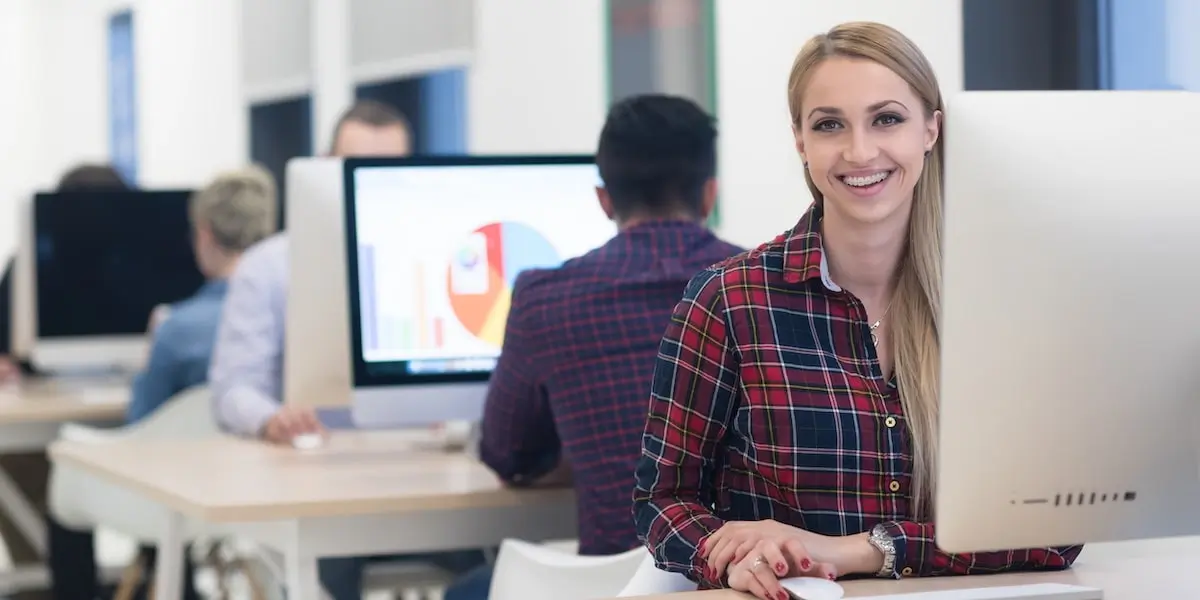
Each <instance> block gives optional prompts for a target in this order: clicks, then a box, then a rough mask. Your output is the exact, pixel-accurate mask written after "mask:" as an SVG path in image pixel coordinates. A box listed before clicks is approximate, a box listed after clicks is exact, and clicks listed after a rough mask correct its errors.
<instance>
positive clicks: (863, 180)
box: [842, 171, 892, 187]
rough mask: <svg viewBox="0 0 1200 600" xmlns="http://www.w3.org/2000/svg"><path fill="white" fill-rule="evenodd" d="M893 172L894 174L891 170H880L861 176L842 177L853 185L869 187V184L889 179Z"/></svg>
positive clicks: (847, 183) (848, 183)
mask: <svg viewBox="0 0 1200 600" xmlns="http://www.w3.org/2000/svg"><path fill="white" fill-rule="evenodd" d="M891 174H892V172H891V171H880V172H878V173H875V174H874V175H864V176H861V177H851V176H845V177H842V181H843V182H845V184H846V185H849V186H852V187H867V186H871V185H875V184H876V183H879V182H880V181H883V180H884V179H887V178H888V176H889V175H891Z"/></svg>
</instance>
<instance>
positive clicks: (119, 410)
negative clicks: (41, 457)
mask: <svg viewBox="0 0 1200 600" xmlns="http://www.w3.org/2000/svg"><path fill="white" fill-rule="evenodd" d="M128 402H129V387H128V386H127V385H125V384H123V383H115V382H102V383H101V382H94V381H88V380H77V381H70V382H63V381H55V380H30V381H28V382H25V383H22V384H20V385H6V386H0V454H3V453H11V452H31V451H41V450H44V449H45V448H46V446H47V445H49V444H50V443H51V442H52V441H54V439H55V437H57V435H58V430H59V428H60V427H62V425H63V424H64V423H69V422H80V423H91V424H97V425H116V424H119V423H121V422H122V421H124V419H125V407H126V405H127V404H128ZM0 509H2V510H4V512H5V513H6V514H7V515H8V516H9V517H10V518H11V519H12V521H13V524H14V525H16V527H17V529H18V530H20V532H21V534H22V535H23V536H24V537H25V538H26V539H27V540H29V541H30V543H31V544H32V545H33V547H34V549H35V550H37V551H38V554H39V555H41V556H45V555H46V524H45V521H44V520H43V519H42V515H41V511H40V510H38V509H37V508H36V507H34V506H33V505H31V504H30V502H29V500H28V499H27V498H25V495H24V494H22V493H21V491H20V488H18V486H17V484H16V483H15V482H14V481H13V480H12V478H11V477H9V475H8V473H6V472H4V471H3V470H0ZM48 585H49V571H48V570H47V569H46V567H45V566H43V565H37V566H17V567H15V568H14V569H12V570H10V571H4V572H0V589H3V590H6V591H10V590H11V591H16V590H21V589H45V588H46V587H47V586H48Z"/></svg>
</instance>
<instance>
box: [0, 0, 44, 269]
mask: <svg viewBox="0 0 1200 600" xmlns="http://www.w3.org/2000/svg"><path fill="white" fill-rule="evenodd" d="M38 1H39V0H6V1H3V2H0V81H3V82H4V84H3V88H4V90H5V92H4V93H0V132H2V133H0V260H7V258H8V256H9V254H10V253H11V252H12V250H13V248H14V247H15V246H16V240H17V237H16V236H17V234H16V231H17V230H16V216H17V211H16V207H17V205H18V201H19V200H20V198H21V197H23V196H27V195H28V194H29V193H30V192H31V191H33V190H34V188H35V187H37V186H38V185H40V184H41V182H40V181H39V179H40V176H41V175H42V173H41V171H42V170H43V168H42V165H41V164H40V159H41V157H42V156H43V154H44V152H45V148H44V144H43V141H44V140H43V137H42V136H41V135H40V134H39V129H40V117H41V116H42V114H43V113H42V112H41V107H40V104H41V101H42V99H43V98H42V95H41V93H40V90H41V87H42V86H41V79H40V77H39V75H40V74H41V73H42V72H43V71H42V69H40V68H39V62H38V61H39V57H38V54H37V52H36V42H37V39H38V37H39V31H40V28H41V24H42V23H41V19H40V18H39V12H38V9H37V4H36V3H37V2H38Z"/></svg>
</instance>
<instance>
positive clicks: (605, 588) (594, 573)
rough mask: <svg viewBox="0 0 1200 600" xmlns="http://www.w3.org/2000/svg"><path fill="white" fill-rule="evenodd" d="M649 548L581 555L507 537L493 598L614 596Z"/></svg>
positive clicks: (587, 598) (582, 599)
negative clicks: (610, 554) (603, 554)
mask: <svg viewBox="0 0 1200 600" xmlns="http://www.w3.org/2000/svg"><path fill="white" fill-rule="evenodd" d="M645 553H646V551H645V550H644V549H642V548H635V549H633V550H630V551H629V552H625V553H623V554H616V555H613V556H579V555H575V554H568V553H565V552H561V551H558V550H555V549H553V548H547V547H544V546H540V545H537V544H530V543H528V542H522V541H519V540H504V543H502V544H501V545H500V554H499V555H498V556H497V557H496V568H495V571H494V573H493V575H492V587H491V590H490V593H489V595H488V599H489V600H593V599H595V598H613V597H615V596H616V595H617V593H618V592H620V591H621V588H623V587H625V584H626V583H628V582H629V579H630V578H631V577H632V576H633V574H634V572H636V571H637V568H638V565H639V564H640V563H641V562H642V557H643V556H644V555H645Z"/></svg>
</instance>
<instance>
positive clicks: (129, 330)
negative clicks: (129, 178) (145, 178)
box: [14, 191, 204, 372]
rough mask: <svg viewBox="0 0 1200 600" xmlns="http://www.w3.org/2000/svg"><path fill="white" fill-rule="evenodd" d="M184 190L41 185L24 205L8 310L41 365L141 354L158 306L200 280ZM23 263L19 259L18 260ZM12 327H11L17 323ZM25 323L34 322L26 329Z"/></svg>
mask: <svg viewBox="0 0 1200 600" xmlns="http://www.w3.org/2000/svg"><path fill="white" fill-rule="evenodd" d="M190 195H191V192H189V191H120V192H62V193H40V194H37V195H35V196H34V197H33V199H32V202H31V203H30V205H29V206H28V207H27V212H26V217H27V218H26V219H25V220H24V223H23V226H24V227H23V228H24V229H25V231H23V232H22V233H21V234H20V235H19V239H20V243H19V248H18V255H19V256H18V263H21V262H24V264H25V266H26V268H27V269H28V276H27V277H18V278H15V285H14V290H15V291H14V295H23V296H25V298H24V299H17V301H16V302H14V306H15V307H17V308H18V309H19V311H18V310H14V316H15V317H16V318H19V319H28V320H29V322H30V323H32V325H33V326H32V327H27V328H25V330H26V331H28V333H27V334H26V335H28V337H29V340H25V341H24V342H23V343H21V344H17V347H18V348H21V347H23V346H27V345H30V344H31V346H32V347H31V348H25V349H26V350H27V351H28V352H27V353H28V355H29V357H30V359H31V360H32V362H33V364H34V365H35V366H36V367H37V368H38V369H39V370H45V371H49V372H56V371H67V370H74V369H89V368H101V369H116V370H121V371H131V370H135V369H137V368H139V367H140V366H141V365H143V364H144V363H145V360H146V356H147V352H148V347H147V339H146V335H145V334H146V329H147V325H148V324H149V319H150V313H151V311H152V310H153V309H154V307H155V306H157V305H159V304H166V303H171V302H176V301H179V300H183V299H185V298H187V297H188V296H191V295H192V294H194V293H195V292H196V290H198V289H199V288H200V287H201V286H202V285H203V284H204V276H203V275H202V274H201V273H200V271H199V269H198V267H197V266H196V261H195V258H194V255H193V251H192V236H191V226H190V223H189V221H188V199H189V197H190ZM18 268H20V267H18ZM14 329H16V328H14ZM30 330H31V331H30Z"/></svg>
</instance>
